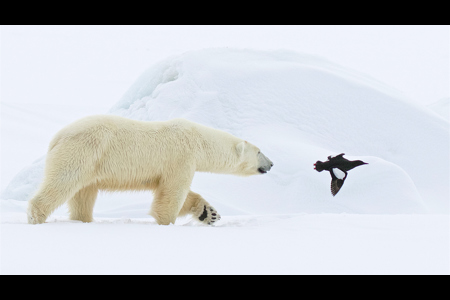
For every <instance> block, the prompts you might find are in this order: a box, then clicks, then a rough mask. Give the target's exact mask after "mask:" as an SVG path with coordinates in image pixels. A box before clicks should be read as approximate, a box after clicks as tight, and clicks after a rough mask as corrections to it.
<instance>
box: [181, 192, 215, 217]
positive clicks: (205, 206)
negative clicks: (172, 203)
mask: <svg viewBox="0 0 450 300" xmlns="http://www.w3.org/2000/svg"><path fill="white" fill-rule="evenodd" d="M186 214H192V215H193V216H194V218H196V219H197V220H198V221H200V222H202V223H204V224H208V225H214V223H215V222H217V221H219V220H220V215H219V213H218V212H217V211H216V210H215V208H214V207H212V206H211V204H209V203H208V202H207V201H206V200H205V199H203V197H202V196H201V195H199V194H197V193H194V192H193V191H189V193H188V195H187V197H186V201H185V202H184V205H183V207H182V208H181V210H180V213H179V215H178V216H179V217H181V216H184V215H186Z"/></svg>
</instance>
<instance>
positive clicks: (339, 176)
mask: <svg viewBox="0 0 450 300" xmlns="http://www.w3.org/2000/svg"><path fill="white" fill-rule="evenodd" d="M330 174H331V194H333V197H334V196H336V194H337V193H338V192H339V190H340V189H341V187H342V186H343V185H344V181H345V178H347V172H345V171H342V170H340V169H338V168H333V169H331V170H330Z"/></svg>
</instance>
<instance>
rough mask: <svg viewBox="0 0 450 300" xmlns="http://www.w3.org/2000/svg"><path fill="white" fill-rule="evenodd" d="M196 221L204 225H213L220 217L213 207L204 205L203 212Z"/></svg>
mask: <svg viewBox="0 0 450 300" xmlns="http://www.w3.org/2000/svg"><path fill="white" fill-rule="evenodd" d="M198 219H199V220H200V222H203V223H205V224H208V225H214V223H215V222H216V221H219V220H220V215H219V213H218V212H217V210H215V209H214V207H212V206H206V205H204V206H203V212H202V214H201V215H200V216H199V217H198Z"/></svg>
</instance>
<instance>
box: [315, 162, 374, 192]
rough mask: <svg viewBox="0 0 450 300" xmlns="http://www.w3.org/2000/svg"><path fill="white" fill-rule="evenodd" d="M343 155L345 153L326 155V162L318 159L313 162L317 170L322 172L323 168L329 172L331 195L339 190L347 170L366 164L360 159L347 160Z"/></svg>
mask: <svg viewBox="0 0 450 300" xmlns="http://www.w3.org/2000/svg"><path fill="white" fill-rule="evenodd" d="M344 155H345V153H341V154H339V155H335V156H328V160H327V161H326V162H322V161H320V160H318V161H316V163H315V164H314V169H316V171H317V172H322V171H323V170H326V171H328V172H330V175H331V194H333V197H334V196H335V195H336V194H337V193H338V192H339V190H340V189H341V187H342V185H343V184H344V181H345V179H346V178H347V172H348V171H349V170H351V169H353V168H355V167H357V166H361V165H367V164H368V163H365V162H363V161H361V160H353V161H351V160H348V159H346V158H344V157H343V156H344Z"/></svg>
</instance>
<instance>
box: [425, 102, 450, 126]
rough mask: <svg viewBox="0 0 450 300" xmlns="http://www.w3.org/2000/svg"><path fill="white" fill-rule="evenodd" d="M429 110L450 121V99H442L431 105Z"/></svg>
mask: <svg viewBox="0 0 450 300" xmlns="http://www.w3.org/2000/svg"><path fill="white" fill-rule="evenodd" d="M428 108H429V109H431V110H432V111H434V112H435V113H437V114H438V115H439V116H441V117H443V118H444V119H446V120H447V121H450V98H449V97H447V98H442V99H440V100H438V101H436V102H434V103H432V104H430V105H428Z"/></svg>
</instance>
